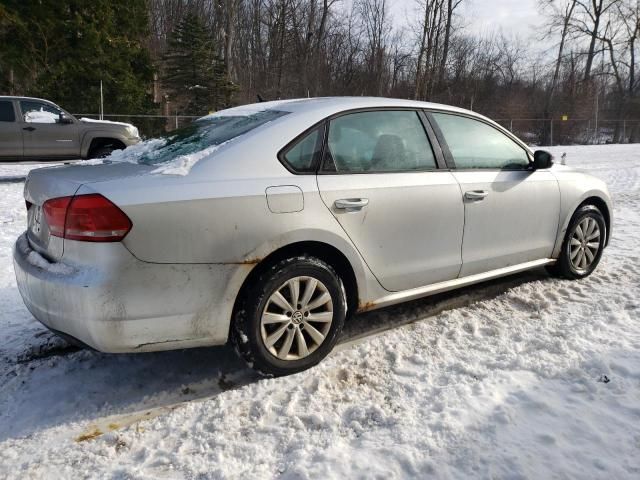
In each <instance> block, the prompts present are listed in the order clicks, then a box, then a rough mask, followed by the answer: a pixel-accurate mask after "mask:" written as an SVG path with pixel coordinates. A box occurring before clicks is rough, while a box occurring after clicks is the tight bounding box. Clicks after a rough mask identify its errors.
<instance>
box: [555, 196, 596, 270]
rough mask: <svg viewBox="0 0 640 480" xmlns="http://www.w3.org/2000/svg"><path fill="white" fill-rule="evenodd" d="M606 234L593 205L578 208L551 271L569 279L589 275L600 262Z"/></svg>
mask: <svg viewBox="0 0 640 480" xmlns="http://www.w3.org/2000/svg"><path fill="white" fill-rule="evenodd" d="M606 232H607V229H606V223H605V221H604V218H603V216H602V213H601V212H600V210H599V209H598V208H597V207H596V206H594V205H584V206H582V207H580V208H579V209H578V210H577V211H576V213H575V214H574V215H573V218H572V219H571V222H569V228H567V234H566V236H565V239H564V242H563V244H562V251H561V252H560V257H559V258H558V263H557V264H556V265H554V267H553V268H552V270H551V272H552V273H554V274H557V275H560V276H562V277H565V278H569V279H572V280H573V279H580V278H585V277H587V276H589V275H591V273H592V272H593V271H594V270H595V269H596V267H597V266H598V263H600V258H601V257H602V251H603V249H604V243H605V239H606Z"/></svg>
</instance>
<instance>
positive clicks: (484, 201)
mask: <svg viewBox="0 0 640 480" xmlns="http://www.w3.org/2000/svg"><path fill="white" fill-rule="evenodd" d="M429 118H430V119H431V120H432V122H435V123H434V130H436V132H437V134H438V135H439V137H440V140H441V142H440V143H441V144H442V148H443V151H444V152H445V156H446V157H447V160H448V162H449V163H450V166H451V167H454V168H455V169H454V170H452V171H453V172H454V173H453V174H454V176H455V178H456V179H457V180H458V182H459V183H460V186H461V188H462V195H463V202H464V209H465V222H464V237H463V242H462V270H461V272H460V276H461V277H465V276H468V275H474V274H478V273H482V272H487V271H490V270H495V269H499V268H504V267H509V266H512V265H517V264H521V263H525V262H529V261H534V260H539V259H544V258H550V257H551V253H552V251H553V247H554V244H555V241H556V234H557V232H558V222H559V217H560V189H559V186H558V182H557V180H556V178H555V177H554V175H553V174H552V173H551V172H550V171H548V170H533V169H532V168H531V166H530V162H531V158H530V153H529V152H528V151H527V150H526V149H525V148H524V147H523V146H522V145H520V144H519V143H517V142H516V141H515V140H514V139H512V138H511V137H510V136H509V135H507V134H506V133H505V132H503V131H501V130H499V129H498V128H496V127H495V126H493V125H491V124H490V123H488V122H484V121H482V120H480V119H477V118H472V117H468V116H463V115H457V114H451V113H437V112H433V113H432V114H430V115H429Z"/></svg>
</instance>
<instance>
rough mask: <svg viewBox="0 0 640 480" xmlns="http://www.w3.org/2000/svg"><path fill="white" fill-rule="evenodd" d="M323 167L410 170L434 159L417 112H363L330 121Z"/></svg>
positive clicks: (348, 170) (428, 166)
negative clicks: (327, 149)
mask: <svg viewBox="0 0 640 480" xmlns="http://www.w3.org/2000/svg"><path fill="white" fill-rule="evenodd" d="M328 145H329V151H328V155H327V156H326V157H325V159H324V169H325V170H327V171H334V172H337V173H383V172H411V171H420V170H427V169H435V168H436V161H435V157H434V154H433V150H432V149H431V144H430V143H429V139H428V138H427V134H426V132H425V130H424V126H423V125H422V122H421V121H420V117H419V116H418V113H417V112H415V111H410V110H402V111H389V110H381V111H375V112H362V113H352V114H348V115H343V116H341V117H338V118H336V119H334V120H332V121H331V124H330V127H329V137H328Z"/></svg>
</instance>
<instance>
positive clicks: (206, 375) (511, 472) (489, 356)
mask: <svg viewBox="0 0 640 480" xmlns="http://www.w3.org/2000/svg"><path fill="white" fill-rule="evenodd" d="M553 152H554V153H555V154H556V156H557V157H558V158H559V155H560V154H561V153H562V152H567V154H568V155H567V158H568V160H567V164H569V165H575V166H579V167H580V168H584V169H586V170H589V171H591V172H592V173H593V174H595V175H597V176H599V177H601V178H603V179H604V180H606V181H607V182H608V184H609V186H610V188H611V191H612V193H613V196H614V201H615V202H616V205H615V228H614V233H613V239H612V241H611V244H610V247H609V248H608V249H607V250H606V251H605V254H604V257H603V261H602V263H601V265H600V267H599V268H598V270H597V271H596V273H595V274H594V275H592V276H591V277H590V278H588V279H587V280H584V281H581V282H570V281H563V280H556V279H552V278H549V277H548V276H546V274H545V273H544V272H532V273H529V274H524V275H520V276H516V277H511V278H508V279H504V280H500V281H494V282H492V283H490V284H488V285H487V284H485V285H481V286H475V287H471V288H467V289H465V290H464V291H463V292H457V293H453V294H447V295H444V296H438V297H436V298H431V299H426V300H420V301H415V302H412V303H410V304H407V305H403V306H397V307H392V308H388V309H385V310H382V311H378V312H370V313H367V314H365V315H360V316H358V317H357V318H355V319H354V320H353V321H352V322H351V324H349V325H348V328H347V330H346V332H345V339H344V342H343V343H342V344H341V345H340V346H339V347H338V349H337V351H336V352H335V353H334V354H333V355H332V356H331V357H330V358H328V359H327V360H326V361H324V362H323V363H322V364H321V365H319V366H318V367H316V368H314V369H312V370H311V371H307V372H304V373H301V374H298V375H294V376H290V377H287V378H279V379H266V380H265V379H260V378H258V377H256V376H255V375H254V374H253V373H252V372H251V371H250V370H248V369H246V368H245V367H244V366H243V364H242V363H241V362H240V361H239V360H237V359H236V357H235V354H234V353H233V352H232V351H231V350H230V349H228V348H226V347H222V348H211V349H197V350H189V351H178V352H166V353H155V354H139V355H119V356H118V355H105V354H100V353H96V352H91V351H78V350H77V349H74V348H71V347H69V346H67V345H66V344H65V343H64V342H63V341H61V340H58V339H56V338H55V337H53V336H52V335H51V334H50V333H48V332H47V331H46V330H45V329H44V328H43V327H41V326H40V325H39V324H38V323H37V322H36V321H35V320H33V319H32V317H31V316H30V314H29V313H28V312H27V311H26V309H25V308H24V307H23V305H22V302H21V300H20V298H19V294H18V291H17V289H16V285H15V280H14V277H13V268H12V265H11V245H12V243H13V242H14V240H15V238H16V237H17V236H18V235H19V234H20V233H21V232H22V231H23V230H24V228H25V208H24V205H23V200H22V179H23V177H24V174H25V173H26V171H27V170H28V169H29V168H30V167H18V166H13V167H12V166H0V478H3V477H7V478H32V479H37V478H85V477H87V478H88V477H91V478H136V479H143V478H150V479H151V478H153V479H155V478H184V479H191V478H198V479H201V478H202V479H204V478H270V477H283V478H288V479H297V478H318V477H319V478H352V477H366V478H406V477H420V478H425V477H430V476H432V477H434V478H513V479H517V478H534V479H537V478H545V479H546V478H615V479H618V478H640V321H639V320H640V318H639V317H640V249H639V244H638V236H639V235H640V191H639V187H640V182H639V181H638V174H639V173H640V146H638V145H619V146H596V147H556V148H554V149H553ZM409 322H415V323H409ZM392 326H398V327H397V328H393V329H389V328H390V327H392ZM385 329H387V330H386V331H382V333H380V330H385ZM367 334H374V335H369V336H367Z"/></svg>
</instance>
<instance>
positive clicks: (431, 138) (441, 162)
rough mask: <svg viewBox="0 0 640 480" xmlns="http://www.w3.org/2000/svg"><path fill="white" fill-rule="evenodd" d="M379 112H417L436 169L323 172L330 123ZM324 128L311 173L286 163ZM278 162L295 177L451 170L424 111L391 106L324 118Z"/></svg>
mask: <svg viewBox="0 0 640 480" xmlns="http://www.w3.org/2000/svg"><path fill="white" fill-rule="evenodd" d="M379 111H411V112H416V114H417V115H418V118H419V119H420V122H421V123H422V127H423V128H424V131H425V135H426V136H427V140H428V142H429V144H430V145H431V150H432V151H433V155H434V158H435V161H436V166H435V168H424V169H420V170H389V171H384V172H335V171H330V170H323V167H322V163H323V160H324V156H325V152H326V151H327V148H328V144H327V142H328V138H329V123H330V122H331V120H333V119H335V118H339V117H342V116H345V115H350V114H353V113H367V112H379ZM318 127H322V128H324V138H323V142H322V149H321V151H320V155H318V158H317V159H316V160H314V168H313V169H311V170H309V171H304V172H301V171H296V170H295V169H293V168H292V167H291V165H289V164H288V162H287V161H286V158H285V155H286V154H287V153H288V152H289V150H291V149H292V148H293V147H294V146H296V145H297V143H298V141H299V140H301V139H302V138H303V137H305V136H306V135H307V134H309V133H311V132H312V131H313V130H314V129H316V128H318ZM277 157H278V160H279V161H280V163H281V164H282V165H283V166H284V167H285V168H286V169H287V170H288V171H289V172H290V173H292V174H294V175H385V174H387V173H425V172H443V171H448V170H449V168H448V166H447V164H446V162H445V155H444V153H443V150H442V148H441V146H440V144H439V142H438V139H437V137H436V134H435V132H434V130H433V128H431V124H430V122H429V121H428V120H427V116H426V115H425V112H424V109H423V108H420V107H404V106H398V107H395V106H389V107H386V106H385V107H360V108H352V109H348V110H342V111H340V112H336V113H334V114H332V115H329V116H328V117H326V118H323V119H322V120H320V121H319V122H317V123H315V124H313V125H312V126H311V127H309V128H307V129H306V130H305V131H303V132H302V133H300V134H299V135H297V136H296V137H295V138H294V139H293V140H291V141H290V142H289V143H287V144H286V145H285V146H284V147H283V148H282V149H280V151H279V152H278V154H277Z"/></svg>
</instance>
